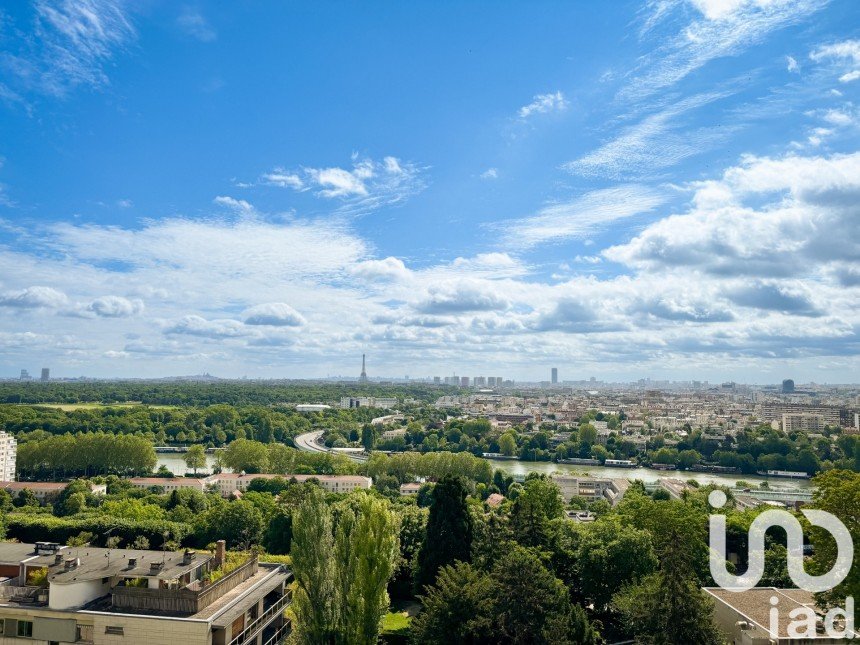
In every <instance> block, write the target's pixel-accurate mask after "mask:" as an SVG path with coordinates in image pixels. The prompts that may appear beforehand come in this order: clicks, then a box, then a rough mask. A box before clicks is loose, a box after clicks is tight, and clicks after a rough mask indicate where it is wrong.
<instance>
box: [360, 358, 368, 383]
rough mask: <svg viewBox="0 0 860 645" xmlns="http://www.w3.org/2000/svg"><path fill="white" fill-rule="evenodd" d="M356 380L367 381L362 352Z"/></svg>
mask: <svg viewBox="0 0 860 645" xmlns="http://www.w3.org/2000/svg"><path fill="white" fill-rule="evenodd" d="M358 380H359V381H361V382H362V383H367V372H366V371H365V369H364V354H362V355H361V376H359V377H358Z"/></svg>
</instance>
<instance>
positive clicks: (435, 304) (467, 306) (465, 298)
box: [415, 279, 510, 314]
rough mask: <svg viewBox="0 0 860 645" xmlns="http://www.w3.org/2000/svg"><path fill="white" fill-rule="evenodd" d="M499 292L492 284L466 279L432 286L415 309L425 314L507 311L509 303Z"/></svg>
mask: <svg viewBox="0 0 860 645" xmlns="http://www.w3.org/2000/svg"><path fill="white" fill-rule="evenodd" d="M499 291H500V290H499V288H498V287H496V286H495V285H493V283H483V282H478V281H476V280H466V279H464V280H457V281H452V282H450V283H447V284H441V285H433V286H431V287H430V288H429V289H428V293H427V297H426V298H424V299H423V300H421V301H419V302H417V303H416V304H415V309H416V310H417V311H420V312H422V313H427V314H456V313H463V312H467V311H493V310H503V309H507V308H508V307H509V306H510V303H509V301H508V300H507V298H505V297H504V296H503V295H502V294H501V293H500V292H499Z"/></svg>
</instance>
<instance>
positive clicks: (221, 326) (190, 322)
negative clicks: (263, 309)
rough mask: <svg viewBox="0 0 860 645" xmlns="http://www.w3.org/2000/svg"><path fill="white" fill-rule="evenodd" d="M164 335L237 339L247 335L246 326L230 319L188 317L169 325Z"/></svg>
mask: <svg viewBox="0 0 860 645" xmlns="http://www.w3.org/2000/svg"><path fill="white" fill-rule="evenodd" d="M164 333H166V334H178V335H188V336H200V337H203V338H214V339H218V338H237V337H241V336H245V335H247V330H246V329H245V325H243V324H242V323H241V322H240V321H238V320H232V319H229V318H225V319H216V320H207V319H205V318H203V317H202V316H197V315H194V314H192V315H188V316H183V317H182V318H180V319H179V320H176V321H174V322H173V323H171V324H169V325H168V326H167V327H166V328H165V330H164Z"/></svg>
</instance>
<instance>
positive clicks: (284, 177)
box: [260, 168, 305, 190]
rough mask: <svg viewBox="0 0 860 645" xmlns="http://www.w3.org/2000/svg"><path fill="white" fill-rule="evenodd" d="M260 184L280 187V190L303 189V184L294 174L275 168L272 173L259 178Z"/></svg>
mask: <svg viewBox="0 0 860 645" xmlns="http://www.w3.org/2000/svg"><path fill="white" fill-rule="evenodd" d="M260 181H261V183H264V184H271V185H273V186H280V187H281V188H293V189H295V190H302V189H304V188H305V182H303V181H302V178H301V177H299V176H298V175H297V174H296V173H292V172H288V171H286V170H284V169H283V168H275V169H274V170H273V171H272V172H267V173H265V174H264V175H263V176H262V177H261V178H260Z"/></svg>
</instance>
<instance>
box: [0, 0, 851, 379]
mask: <svg viewBox="0 0 860 645" xmlns="http://www.w3.org/2000/svg"><path fill="white" fill-rule="evenodd" d="M20 5H21V6H20V7H17V6H16V8H15V9H14V10H12V9H2V10H0V35H2V36H3V38H2V41H0V49H2V57H0V110H2V111H3V120H2V122H0V132H2V135H3V136H2V138H0V377H15V376H17V374H18V373H19V371H20V370H21V369H22V368H26V369H29V370H30V372H31V373H35V372H37V370H38V369H39V368H41V367H50V368H51V370H52V375H54V376H68V377H71V376H78V375H87V376H93V377H158V376H169V375H180V374H199V373H203V372H209V373H211V374H214V375H217V376H221V377H241V376H248V377H265V378H316V377H325V376H327V375H330V374H331V375H334V374H341V375H348V374H352V373H355V375H356V376H357V374H358V371H359V369H360V356H361V354H362V353H366V354H367V355H368V357H369V365H368V372H369V373H370V375H371V376H375V375H383V374H385V375H389V376H393V375H406V374H408V375H409V376H410V377H413V378H422V377H427V376H434V375H437V376H446V375H451V374H454V373H457V374H461V375H466V376H477V375H485V376H489V375H501V376H504V377H506V378H513V379H516V380H547V379H548V375H549V369H550V367H558V368H559V371H560V378H561V379H563V380H579V379H587V378H589V377H591V376H595V377H597V378H600V379H605V380H624V381H628V380H636V379H640V378H646V377H650V378H654V379H670V380H685V379H686V380H689V379H697V380H710V381H712V382H718V381H722V380H735V381H738V382H747V383H775V382H779V381H781V380H782V379H783V378H793V379H794V380H795V381H797V382H798V383H801V382H809V381H815V382H820V383H824V382H830V383H849V382H856V381H857V378H856V374H857V373H858V367H860V360H858V353H860V342H858V329H860V307H858V295H860V199H858V198H860V147H858V140H859V139H858V135H860V96H858V88H860V34H858V32H857V29H858V27H860V20H858V18H860V6H858V5H857V4H856V3H854V2H852V1H851V0H830V1H827V0H794V1H788V0H767V1H765V0H646V1H638V2H634V1H629V2H619V3H612V4H611V5H610V6H597V5H586V4H579V5H578V6H570V4H568V3H559V4H549V5H546V6H542V7H536V6H534V5H524V6H506V7H494V8H493V9H492V10H491V9H489V8H488V7H479V6H477V5H473V6H466V5H463V6H436V5H435V4H434V5H431V4H424V5H417V6H414V7H413V9H414V11H413V12H412V13H410V11H408V10H407V8H406V7H404V6H386V7H385V9H383V8H382V7H381V6H379V7H376V12H377V13H376V15H374V12H373V11H370V10H368V9H367V7H366V6H365V7H360V6H358V5H336V6H335V5H332V6H316V5H314V9H313V10H311V5H306V4H302V3H296V4H295V5H290V6H281V4H280V3H262V4H260V5H255V6H254V7H250V6H241V5H235V6H233V5H231V6H227V7H217V8H216V7H214V6H209V5H206V4H203V5H195V4H181V5H180V4H173V3H166V2H157V1H156V2H153V3H146V4H145V6H143V7H137V6H135V5H134V4H132V3H127V2H123V1H121V0H62V1H61V2H59V3H47V2H43V1H42V0H34V1H32V2H27V3H20ZM476 25H481V27H480V29H478V28H477V27H476ZM476 33H481V34H483V35H484V36H483V37H482V38H476V37H475V34H476ZM249 34H254V38H253V39H249V37H248V36H249Z"/></svg>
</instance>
